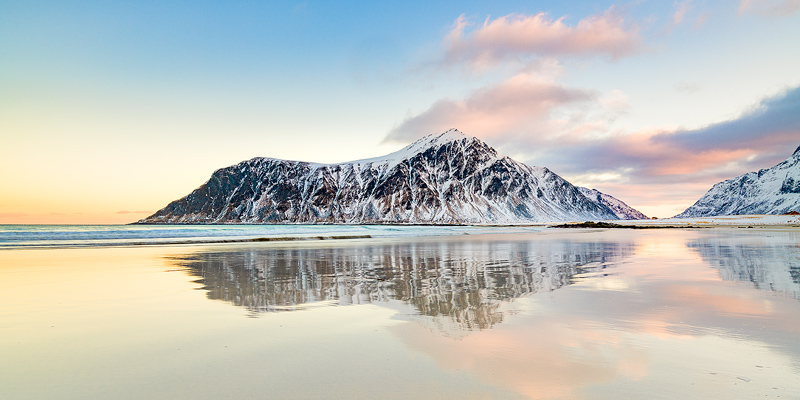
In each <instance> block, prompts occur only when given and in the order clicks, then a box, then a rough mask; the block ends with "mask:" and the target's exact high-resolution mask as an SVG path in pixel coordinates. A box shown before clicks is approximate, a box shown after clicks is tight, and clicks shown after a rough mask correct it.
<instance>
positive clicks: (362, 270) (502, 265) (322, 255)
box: [173, 241, 630, 335]
mask: <svg viewBox="0 0 800 400" xmlns="http://www.w3.org/2000/svg"><path fill="white" fill-rule="evenodd" d="M629 251H630V250H629V249H626V248H625V247H624V246H622V247H621V246H620V245H619V244H612V245H606V244H605V243H560V242H552V241H537V242H510V243H509V242H500V243H496V242H493V241H487V242H467V241H451V242H440V243H405V244H391V245H374V246H365V247H341V248H318V247H312V248H289V249H287V248H272V247H268V248H259V249H248V250H245V251H226V252H219V253H205V252H204V253H197V254H193V255H188V256H186V257H180V258H176V259H174V260H173V261H174V262H175V263H177V264H179V265H181V266H184V267H185V268H187V270H188V272H189V273H190V274H192V275H194V276H197V277H198V278H199V281H198V282H200V283H202V284H203V289H204V290H206V291H208V297H209V298H211V299H215V300H223V301H227V302H232V303H233V304H235V305H237V306H242V307H246V308H247V309H248V310H250V311H251V312H252V313H254V314H255V313H259V312H272V311H285V310H296V309H301V308H304V307H307V306H308V305H309V303H314V302H333V303H335V304H339V305H349V304H364V303H373V302H390V301H401V302H403V303H405V304H407V305H410V306H412V307H413V309H414V310H415V311H414V313H415V314H417V315H421V316H425V317H427V320H432V322H431V324H430V325H429V326H430V327H434V328H435V327H436V326H438V327H439V328H437V329H435V330H440V331H446V330H453V329H456V330H476V329H485V328H489V327H491V326H493V325H495V324H497V323H499V322H501V321H502V320H503V317H504V314H503V312H502V310H500V309H499V307H500V305H501V304H503V303H506V302H509V301H512V300H513V299H516V298H519V297H521V296H524V295H527V294H530V293H536V292H547V291H552V290H555V289H558V288H560V287H562V286H565V285H568V284H570V283H571V282H572V279H571V277H572V276H573V275H575V274H577V273H579V272H581V271H583V270H584V268H582V267H583V266H586V268H596V267H597V265H596V264H597V263H603V262H607V261H608V260H610V259H612V258H616V257H619V256H620V255H621V254H624V253H625V252H629ZM443 317H444V318H445V319H446V320H449V321H452V323H450V322H447V323H441V321H437V320H439V319H441V318H443ZM414 319H415V320H417V321H419V322H421V323H423V324H426V325H428V324H427V323H426V322H425V321H426V318H422V319H420V318H416V317H415V318H414ZM444 333H447V332H444ZM451 333H452V334H453V335H458V332H451Z"/></svg>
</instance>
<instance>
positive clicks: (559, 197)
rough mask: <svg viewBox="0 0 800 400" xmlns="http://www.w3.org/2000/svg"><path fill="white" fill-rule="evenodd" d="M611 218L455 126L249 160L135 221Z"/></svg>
mask: <svg viewBox="0 0 800 400" xmlns="http://www.w3.org/2000/svg"><path fill="white" fill-rule="evenodd" d="M586 219H617V217H616V215H615V214H614V213H613V212H612V211H611V210H610V209H609V208H608V207H606V206H604V205H602V204H598V203H596V202H593V201H591V200H589V199H587V198H586V197H585V196H584V195H583V194H581V192H580V191H579V190H578V189H577V188H576V187H575V186H573V185H571V184H570V183H569V182H567V181H565V180H564V179H562V178H561V177H560V176H558V175H556V174H554V173H553V172H551V171H550V170H548V169H547V168H544V167H530V166H527V165H525V164H522V163H519V162H516V161H514V160H512V159H510V158H508V157H504V156H501V155H498V154H497V152H496V151H495V150H494V149H493V148H491V147H489V146H488V145H486V144H485V143H483V142H482V141H480V140H478V139H477V138H474V137H470V136H466V135H464V134H462V133H461V132H458V131H457V130H450V131H447V132H445V133H442V134H437V135H430V136H427V137H425V138H422V139H420V140H418V141H416V142H414V143H412V144H411V145H409V146H407V147H406V148H404V149H402V150H400V151H398V152H396V153H392V154H389V155H387V156H384V157H378V158H374V159H367V160H359V161H353V162H347V163H341V164H315V163H308V162H301V161H287V160H278V159H273V158H254V159H252V160H248V161H244V162H241V163H239V164H237V165H234V166H231V167H227V168H222V169H220V170H217V171H216V172H214V174H213V175H212V176H211V179H209V180H208V182H206V183H205V184H203V185H202V186H200V187H199V188H197V189H195V190H194V191H193V192H192V193H191V194H189V195H188V196H186V197H184V198H182V199H179V200H176V201H174V202H172V203H170V204H169V205H167V206H166V207H164V208H163V209H161V210H159V211H158V212H156V213H155V214H153V215H151V216H150V217H147V218H145V219H143V220H141V221H139V222H141V223H348V224H372V223H377V224H380V223H439V224H451V223H452V224H467V223H519V222H550V221H569V220H586Z"/></svg>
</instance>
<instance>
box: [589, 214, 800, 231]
mask: <svg viewBox="0 0 800 400" xmlns="http://www.w3.org/2000/svg"><path fill="white" fill-rule="evenodd" d="M604 222H609V223H614V224H617V225H624V226H644V227H674V228H694V227H715V226H723V227H724V226H790V227H800V215H763V214H754V215H719V216H716V217H695V218H664V219H648V220H621V221H604Z"/></svg>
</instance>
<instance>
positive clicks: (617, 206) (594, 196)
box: [578, 187, 648, 219]
mask: <svg viewBox="0 0 800 400" xmlns="http://www.w3.org/2000/svg"><path fill="white" fill-rule="evenodd" d="M578 190H580V191H581V193H583V195H584V196H586V197H587V198H588V199H589V200H592V201H594V202H595V203H598V204H602V205H604V206H606V207H608V208H609V209H611V211H613V212H614V214H616V216H617V218H619V219H648V218H647V215H644V214H642V213H641V212H640V211H639V210H637V209H635V208H633V207H631V206H629V205H627V204H625V202H623V201H622V200H620V199H618V198H616V197H614V196H611V195H609V194H605V193H603V192H601V191H599V190H597V189H589V188H585V187H578Z"/></svg>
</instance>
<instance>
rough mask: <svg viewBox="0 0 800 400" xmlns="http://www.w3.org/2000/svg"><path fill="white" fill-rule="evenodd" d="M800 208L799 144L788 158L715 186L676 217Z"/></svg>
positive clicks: (770, 211)
mask: <svg viewBox="0 0 800 400" xmlns="http://www.w3.org/2000/svg"><path fill="white" fill-rule="evenodd" d="M790 211H800V147H798V148H797V150H795V151H794V153H793V154H792V156H791V157H789V158H788V159H786V161H783V162H781V163H780V164H778V165H776V166H774V167H772V168H767V169H762V170H760V171H758V172H748V173H746V174H744V175H740V176H737V177H736V178H733V179H728V180H727V181H723V182H720V183H717V184H716V185H714V186H713V187H712V188H711V190H709V191H708V192H707V193H706V194H705V195H703V197H701V198H700V200H697V202H696V203H694V205H692V206H691V207H689V208H687V209H686V211H684V212H682V213H680V214H678V215H676V216H675V218H694V217H713V216H716V215H743V214H785V213H787V212H790Z"/></svg>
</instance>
